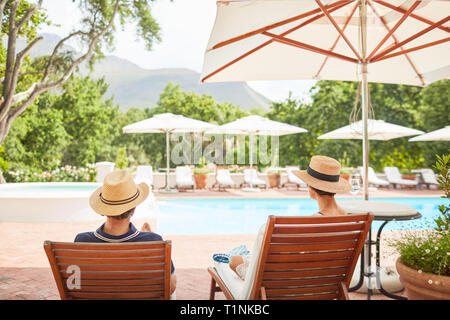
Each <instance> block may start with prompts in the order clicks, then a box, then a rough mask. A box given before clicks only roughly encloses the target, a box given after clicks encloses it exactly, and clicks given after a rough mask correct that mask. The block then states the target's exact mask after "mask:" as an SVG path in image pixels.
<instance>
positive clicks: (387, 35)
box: [367, 0, 421, 60]
mask: <svg viewBox="0 0 450 320" xmlns="http://www.w3.org/2000/svg"><path fill="white" fill-rule="evenodd" d="M420 2H421V1H420V0H417V1H416V2H414V3H413V4H412V6H411V7H410V8H409V9H408V11H406V12H405V13H404V14H403V16H402V17H401V18H400V20H398V22H397V23H396V24H395V26H394V27H393V28H392V29H390V30H389V28H387V29H388V33H387V34H386V36H385V37H384V38H383V39H382V40H381V41H380V43H378V45H377V46H376V47H375V49H373V51H372V52H371V53H370V54H369V56H368V57H367V60H370V58H372V57H373V56H374V55H375V53H377V51H378V50H379V49H380V48H381V46H382V45H383V44H384V43H385V42H386V41H387V39H389V37H390V36H391V35H392V34H393V33H394V31H395V30H397V29H398V27H400V25H401V24H402V23H403V22H404V21H405V20H406V18H408V16H409V15H411V13H412V12H413V11H414V9H416V8H417V6H418V5H419V4H420ZM369 5H370V6H372V5H371V4H370V2H369ZM372 9H373V8H372ZM383 24H385V23H384V22H383ZM385 26H386V24H385Z"/></svg>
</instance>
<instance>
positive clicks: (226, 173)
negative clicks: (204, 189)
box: [216, 169, 239, 190]
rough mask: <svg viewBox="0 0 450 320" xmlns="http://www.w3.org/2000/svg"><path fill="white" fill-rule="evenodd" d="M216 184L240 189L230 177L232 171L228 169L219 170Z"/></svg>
mask: <svg viewBox="0 0 450 320" xmlns="http://www.w3.org/2000/svg"><path fill="white" fill-rule="evenodd" d="M216 184H217V185H218V186H219V190H220V187H223V188H224V187H227V186H228V187H232V188H235V187H238V186H239V185H238V184H237V183H236V182H234V181H233V179H232V178H231V175H230V170H228V169H217V173H216Z"/></svg>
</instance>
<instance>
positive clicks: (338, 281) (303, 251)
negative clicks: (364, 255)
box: [208, 213, 373, 300]
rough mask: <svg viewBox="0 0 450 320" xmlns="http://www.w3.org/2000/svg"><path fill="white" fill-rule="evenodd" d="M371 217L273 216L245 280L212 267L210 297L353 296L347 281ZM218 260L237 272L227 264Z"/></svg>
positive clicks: (303, 298)
mask: <svg viewBox="0 0 450 320" xmlns="http://www.w3.org/2000/svg"><path fill="white" fill-rule="evenodd" d="M372 220H373V215H372V214H370V213H368V214H354V215H347V216H337V217H319V216H318V217H275V216H269V217H268V221H267V223H266V225H265V227H264V228H263V227H262V228H261V229H260V233H259V235H258V237H257V239H256V241H255V246H254V248H253V251H252V252H251V253H252V257H251V259H250V263H249V268H248V271H247V274H246V279H245V280H240V279H239V278H238V277H237V276H236V277H235V278H236V279H234V280H230V279H231V278H230V277H232V275H231V274H228V275H226V272H225V273H223V272H218V271H219V270H220V268H217V267H211V268H208V272H209V274H210V275H211V287H210V299H211V300H213V299H214V296H215V292H218V291H222V292H223V293H224V295H225V297H226V298H227V299H243V300H247V299H252V300H254V299H262V300H265V299H289V300H296V299H300V300H317V299H321V300H322V299H348V286H349V285H350V281H351V279H352V275H353V271H354V269H355V266H356V263H357V261H358V257H359V255H360V253H361V250H362V248H363V245H364V241H365V239H366V235H367V232H368V231H369V229H370V225H371V223H372ZM219 264H220V265H221V266H222V267H223V268H227V269H229V270H230V272H231V273H233V271H231V269H230V268H229V266H228V265H227V264H224V263H216V265H219ZM223 270H226V269H223ZM224 279H225V281H224ZM239 281H240V282H239ZM231 282H234V283H231ZM239 283H240V284H241V285H239ZM239 286H241V287H239Z"/></svg>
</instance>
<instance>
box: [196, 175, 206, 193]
mask: <svg viewBox="0 0 450 320" xmlns="http://www.w3.org/2000/svg"><path fill="white" fill-rule="evenodd" d="M206 179H208V175H207V174H194V180H195V187H196V188H197V189H205V187H206Z"/></svg>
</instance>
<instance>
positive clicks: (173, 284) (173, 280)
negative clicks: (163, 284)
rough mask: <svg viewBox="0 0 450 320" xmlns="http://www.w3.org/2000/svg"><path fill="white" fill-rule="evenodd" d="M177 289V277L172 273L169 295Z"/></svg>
mask: <svg viewBox="0 0 450 320" xmlns="http://www.w3.org/2000/svg"><path fill="white" fill-rule="evenodd" d="M176 288H177V276H176V275H175V273H172V274H171V276H170V294H172V293H173V292H174V291H175V289H176Z"/></svg>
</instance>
